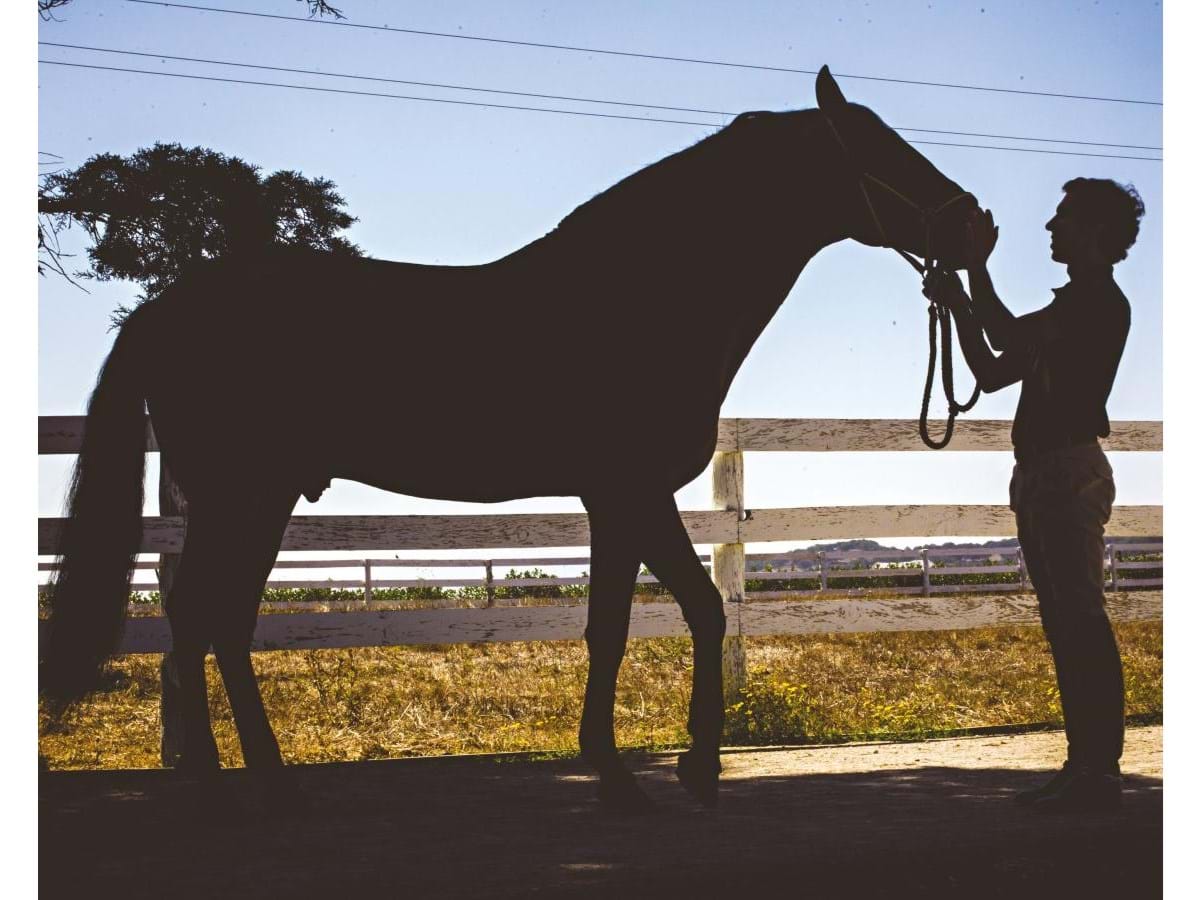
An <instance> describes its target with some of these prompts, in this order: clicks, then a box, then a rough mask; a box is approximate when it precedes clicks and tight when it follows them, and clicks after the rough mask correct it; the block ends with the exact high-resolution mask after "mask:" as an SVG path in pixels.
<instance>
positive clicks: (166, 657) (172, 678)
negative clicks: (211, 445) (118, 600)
mask: <svg viewBox="0 0 1200 900" xmlns="http://www.w3.org/2000/svg"><path fill="white" fill-rule="evenodd" d="M158 514H159V515H160V516H182V517H183V521H184V529H185V531H186V529H187V500H186V499H185V498H184V496H183V491H181V490H180V489H179V485H177V484H176V483H175V479H174V478H172V477H171V473H170V472H169V471H168V470H167V462H166V460H165V459H163V457H162V454H161V453H160V454H159V456H158ZM182 558H183V557H182V554H179V553H160V554H159V556H158V568H157V569H156V570H155V574H156V575H157V576H158V593H159V596H160V597H161V598H162V600H163V601H165V600H166V598H167V594H169V593H170V592H171V588H172V586H174V584H175V573H176V572H177V571H178V570H179V561H180V560H181V559H182ZM158 674H159V682H160V685H161V687H162V692H161V693H160V695H159V701H158V711H159V744H158V752H159V757H160V759H161V760H162V764H163V766H164V768H171V767H173V766H174V765H175V764H176V763H177V762H179V757H180V755H181V754H182V753H183V718H182V713H181V711H180V709H179V669H178V667H177V666H176V663H175V654H173V653H171V652H170V651H168V652H166V653H164V654H163V658H162V662H161V663H160V664H159V670H158Z"/></svg>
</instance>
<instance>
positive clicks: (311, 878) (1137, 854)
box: [39, 727, 1162, 900]
mask: <svg viewBox="0 0 1200 900" xmlns="http://www.w3.org/2000/svg"><path fill="white" fill-rule="evenodd" d="M1064 746H1065V741H1064V738H1063V735H1062V733H1061V732H1046V733H1037V734H1023V735H1000V736H988V737H974V738H958V739H949V740H939V741H930V742H924V743H906V744H851V745H840V746H832V747H804V748H799V749H791V748H765V749H749V750H747V749H737V750H730V751H728V752H727V753H726V755H725V756H724V762H725V774H724V776H723V778H724V781H723V787H722V794H721V804H720V808H718V809H717V810H705V809H703V808H702V807H700V806H699V805H698V804H696V803H694V802H693V801H692V800H691V799H690V798H689V797H688V796H687V795H686V794H685V793H684V792H683V790H682V789H681V788H680V787H679V786H678V784H677V783H676V782H675V780H674V777H673V774H672V766H673V764H674V755H672V754H658V753H655V754H637V755H631V756H630V757H629V761H630V762H631V764H632V765H633V766H634V768H635V769H636V770H637V772H638V773H639V777H640V778H641V780H642V782H643V784H644V785H645V786H646V789H647V791H648V792H649V793H651V794H652V796H653V797H654V798H655V799H656V800H657V801H658V803H659V812H658V813H657V814H655V815H652V816H647V817H643V818H636V819H619V818H611V817H608V816H605V815H603V814H602V813H601V812H600V810H599V807H598V805H597V803H596V801H595V799H594V782H593V781H592V780H591V778H590V776H589V772H588V770H587V768H586V767H585V766H584V765H583V764H582V763H581V762H580V761H579V760H577V759H556V760H542V761H537V760H531V759H515V760H514V759H512V758H500V757H494V756H477V757H442V758H424V759H405V760H381V761H372V762H358V763H334V764H323V765H308V766H299V767H296V768H297V772H298V775H299V780H300V782H301V783H302V785H303V786H304V788H305V789H306V791H307V792H308V794H309V796H310V797H311V799H312V802H313V807H312V810H311V811H310V812H309V813H307V814H305V815H302V816H297V817H291V818H280V817H273V816H269V815H267V814H266V812H265V811H264V809H263V807H262V805H261V803H260V801H259V798H258V794H257V792H256V790H255V787H254V785H253V784H252V783H251V781H250V780H249V779H248V778H247V775H246V773H245V772H244V771H241V770H231V771H227V772H223V773H222V774H221V776H220V777H218V778H216V779H214V780H212V781H210V782H208V783H206V784H204V785H198V784H196V783H189V782H184V781H181V780H179V779H177V778H175V777H174V776H173V775H172V774H171V773H168V772H164V771H160V770H126V771H115V772H47V773H42V774H41V775H40V776H39V779H40V781H39V795H40V816H39V830H40V840H39V852H40V854H41V859H40V873H41V886H40V887H41V894H42V896H46V897H60V896H84V895H86V896H105V897H107V896H120V897H122V898H129V900H132V898H135V897H155V898H159V897H162V896H171V897H172V898H184V897H216V896H220V897H230V898H233V897H284V896H287V897H337V896H356V895H358V896H372V897H374V896H408V897H517V896H521V897H526V896H548V897H614V896H617V897H625V898H628V897H641V896H654V897H674V896H680V895H685V894H686V895H689V896H692V897H716V896H721V897H729V896H737V895H743V896H745V895H747V894H748V893H749V892H757V893H760V894H762V895H764V896H779V895H784V894H785V892H786V896H818V897H820V896H829V895H837V896H842V897H889V898H895V897H917V896H919V897H937V896H961V897H971V898H986V897H997V898H999V897H1014V896H1021V897H1023V898H1024V897H1037V896H1050V895H1056V896H1060V897H1061V896H1074V895H1080V894H1082V893H1084V892H1087V893H1088V894H1089V895H1090V896H1092V897H1130V896H1135V897H1137V896H1154V895H1156V894H1158V893H1160V892H1161V886H1162V729H1161V728H1160V727H1148V728H1133V729H1130V730H1129V733H1128V740H1127V745H1126V754H1125V758H1124V760H1123V766H1124V770H1125V772H1126V781H1125V786H1126V792H1125V806H1124V809H1123V810H1122V811H1121V812H1120V813H1115V814H1111V815H1102V816H1090V817H1075V816H1046V815H1039V814H1036V813H1031V812H1029V811H1028V810H1025V809H1021V808H1019V807H1017V806H1015V805H1014V804H1013V803H1012V802H1011V796H1012V794H1013V793H1014V792H1016V791H1017V790H1021V789H1023V788H1026V787H1029V786H1033V785H1036V784H1038V783H1040V782H1041V780H1043V779H1044V778H1046V777H1048V775H1049V774H1050V772H1051V771H1052V770H1054V769H1056V768H1057V767H1058V765H1059V764H1060V763H1061V761H1062V757H1063V753H1064Z"/></svg>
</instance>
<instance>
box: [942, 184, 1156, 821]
mask: <svg viewBox="0 0 1200 900" xmlns="http://www.w3.org/2000/svg"><path fill="white" fill-rule="evenodd" d="M1063 191H1064V197H1063V200H1062V202H1061V203H1059V205H1058V209H1057V210H1056V211H1055V213H1054V216H1053V218H1051V219H1050V221H1049V222H1047V223H1046V229H1047V230H1048V231H1049V232H1050V257H1051V259H1053V260H1054V261H1055V262H1060V263H1065V264H1066V266H1067V274H1068V276H1069V278H1070V280H1069V281H1068V282H1067V284H1066V285H1064V286H1063V287H1061V288H1058V289H1056V290H1055V291H1054V294H1055V297H1054V300H1053V302H1051V303H1050V304H1049V305H1048V306H1046V307H1044V308H1043V309H1040V310H1037V311H1036V312H1032V313H1029V314H1028V315H1023V316H1015V315H1013V314H1012V313H1011V312H1009V310H1008V309H1007V308H1006V307H1005V306H1004V304H1003V303H1001V301H1000V299H999V298H998V297H997V296H996V291H995V289H994V287H993V286H992V280H991V278H990V276H989V275H988V270H987V261H988V257H989V256H990V255H991V252H992V250H993V249H994V247H995V245H996V239H997V236H998V234H999V231H998V229H997V228H996V227H995V225H994V224H993V221H992V215H991V212H990V211H987V212H979V211H976V212H975V214H974V215H973V216H972V218H971V219H970V221H969V222H968V225H967V231H966V235H965V240H966V245H967V262H968V266H967V274H968V277H969V280H970V290H971V293H970V297H968V296H967V294H966V293H965V292H964V290H963V288H962V284H961V283H960V282H959V279H958V276H957V275H954V274H953V273H947V272H933V273H931V274H930V275H929V276H928V277H927V278H926V296H928V297H930V298H931V299H932V300H933V301H934V302H936V303H940V304H944V305H945V306H947V307H949V308H950V309H951V311H952V312H953V314H954V319H955V324H956V326H957V330H958V336H959V342H960V344H961V346H962V350H963V355H964V356H965V357H966V360H967V363H968V364H969V365H970V367H971V370H972V372H974V374H975V377H976V379H977V380H978V381H979V385H980V387H981V388H982V389H983V390H984V391H987V392H991V391H995V390H998V389H1000V388H1002V387H1005V386H1007V385H1010V384H1013V383H1015V382H1017V381H1020V382H1021V398H1020V401H1019V402H1018V404H1017V413H1016V416H1015V418H1014V420H1013V429H1012V439H1013V449H1014V451H1015V455H1016V466H1015V467H1014V469H1013V477H1012V483H1011V485H1010V487H1009V496H1010V505H1011V507H1012V509H1013V511H1014V512H1015V513H1016V518H1017V536H1018V539H1019V540H1020V543H1021V550H1022V552H1023V554H1024V557H1025V565H1026V567H1027V568H1028V571H1029V576H1030V579H1031V580H1032V582H1033V587H1034V590H1035V591H1036V592H1037V598H1038V610H1039V613H1040V615H1041V620H1042V628H1043V630H1044V631H1045V634H1046V638H1047V640H1048V642H1049V644H1050V650H1051V653H1052V655H1053V657H1054V667H1055V673H1056V675H1057V678H1058V688H1059V694H1060V697H1061V699H1062V709H1063V719H1064V721H1065V723H1066V732H1067V748H1068V749H1067V762H1066V763H1065V765H1064V766H1063V768H1062V770H1061V771H1060V772H1059V773H1058V774H1057V775H1056V776H1055V777H1054V778H1053V779H1052V780H1051V781H1050V782H1049V783H1048V784H1046V785H1044V786H1043V787H1040V788H1037V789H1036V790H1031V791H1025V792H1022V793H1019V794H1018V795H1017V797H1016V799H1017V802H1019V803H1021V804H1023V805H1028V806H1033V807H1036V808H1038V809H1042V810H1047V811H1064V812H1066V811H1072V812H1075V811H1078V812H1086V811H1104V810H1111V809H1114V808H1117V807H1118V806H1119V805H1120V802H1121V776H1120V768H1119V764H1118V761H1119V759H1120V757H1121V751H1122V747H1123V744H1124V734H1125V705H1124V680H1123V675H1122V671H1121V658H1120V656H1119V654H1118V652H1117V646H1116V641H1115V640H1114V639H1113V633H1112V628H1111V626H1110V625H1109V621H1108V616H1107V615H1106V614H1105V611H1104V576H1103V567H1104V525H1105V523H1106V522H1107V521H1108V517H1109V515H1110V514H1111V512H1112V503H1113V498H1114V495H1115V488H1114V485H1113V478H1112V469H1111V468H1110V467H1109V464H1108V461H1107V460H1106V459H1105V456H1104V452H1103V451H1102V450H1101V448H1100V445H1099V443H1098V440H1097V439H1098V438H1101V437H1107V436H1108V433H1109V424H1108V414H1107V410H1106V408H1105V407H1106V404H1107V401H1108V395H1109V391H1110V390H1111V389H1112V384H1113V379H1114V377H1115V376H1116V373H1117V365H1118V364H1119V363H1120V361H1121V354H1122V352H1123V351H1124V349H1125V338H1126V335H1127V334H1128V333H1129V301H1128V300H1126V299H1125V295H1124V294H1123V293H1121V289H1120V288H1119V287H1117V285H1116V283H1115V282H1114V281H1113V276H1112V270H1113V265H1114V264H1116V263H1117V262H1120V261H1121V260H1122V259H1124V258H1125V256H1126V252H1127V251H1128V249H1129V248H1130V247H1131V246H1132V245H1133V243H1134V241H1135V240H1136V239H1137V233H1138V223H1139V220H1140V219H1141V217H1142V215H1143V213H1144V211H1145V210H1144V207H1143V205H1142V201H1141V198H1140V197H1139V196H1138V194H1137V191H1136V190H1134V189H1133V188H1132V187H1131V186H1130V187H1122V186H1120V185H1118V184H1116V183H1115V182H1112V181H1107V180H1101V179H1092V178H1076V179H1073V180H1072V181H1068V182H1067V183H1066V184H1065V185H1064V186H1063ZM985 332H986V335H987V339H988V341H990V343H991V346H992V347H994V348H995V349H996V350H998V351H1001V352H1000V355H999V356H997V355H995V353H993V351H992V349H991V348H989V346H988V343H987V342H985V341H984V333H985Z"/></svg>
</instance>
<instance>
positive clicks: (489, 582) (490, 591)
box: [483, 559, 590, 609]
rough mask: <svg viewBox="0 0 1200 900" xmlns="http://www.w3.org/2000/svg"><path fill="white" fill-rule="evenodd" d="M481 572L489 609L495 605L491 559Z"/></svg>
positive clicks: (494, 583) (494, 586) (494, 584)
mask: <svg viewBox="0 0 1200 900" xmlns="http://www.w3.org/2000/svg"><path fill="white" fill-rule="evenodd" d="M483 572H484V575H483V577H484V582H485V589H486V590H487V605H488V609H491V608H492V607H493V606H495V605H496V582H495V580H494V579H493V578H492V561H491V560H490V559H489V560H488V561H487V562H485V563H484V564H483ZM589 593H590V592H589Z"/></svg>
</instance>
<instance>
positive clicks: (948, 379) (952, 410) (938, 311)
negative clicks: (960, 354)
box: [917, 302, 980, 450]
mask: <svg viewBox="0 0 1200 900" xmlns="http://www.w3.org/2000/svg"><path fill="white" fill-rule="evenodd" d="M939 323H940V324H941V329H942V390H943V391H944V392H945V394H946V406H947V415H946V432H945V434H943V435H942V438H941V440H939V441H935V440H934V439H933V438H931V437H930V436H929V399H930V396H931V395H932V394H933V373H934V369H935V368H936V367H937V344H938V325H939ZM952 350H953V347H952V338H951V334H950V310H949V309H947V308H946V307H944V306H939V305H938V304H936V303H932V302H931V303H930V304H929V368H928V370H927V371H926V373H925V393H924V395H923V396H922V398H921V418H920V420H919V421H918V422H917V429H918V430H919V431H920V432H921V440H922V441H924V442H925V446H926V447H928V448H929V449H930V450H941V449H942V448H943V447H945V446H946V445H947V444H949V443H950V438H951V436H952V435H953V434H954V420H955V418H956V417H957V416H958V414H959V413H965V412H967V411H968V410H970V409H971V407H972V406H974V405H975V403H976V401H978V400H979V394H980V390H979V383H978V382H976V384H975V390H974V391H973V392H972V393H971V399H970V400H968V401H967V402H966V403H959V402H958V401H957V400H955V399H954V363H953V357H952Z"/></svg>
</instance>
